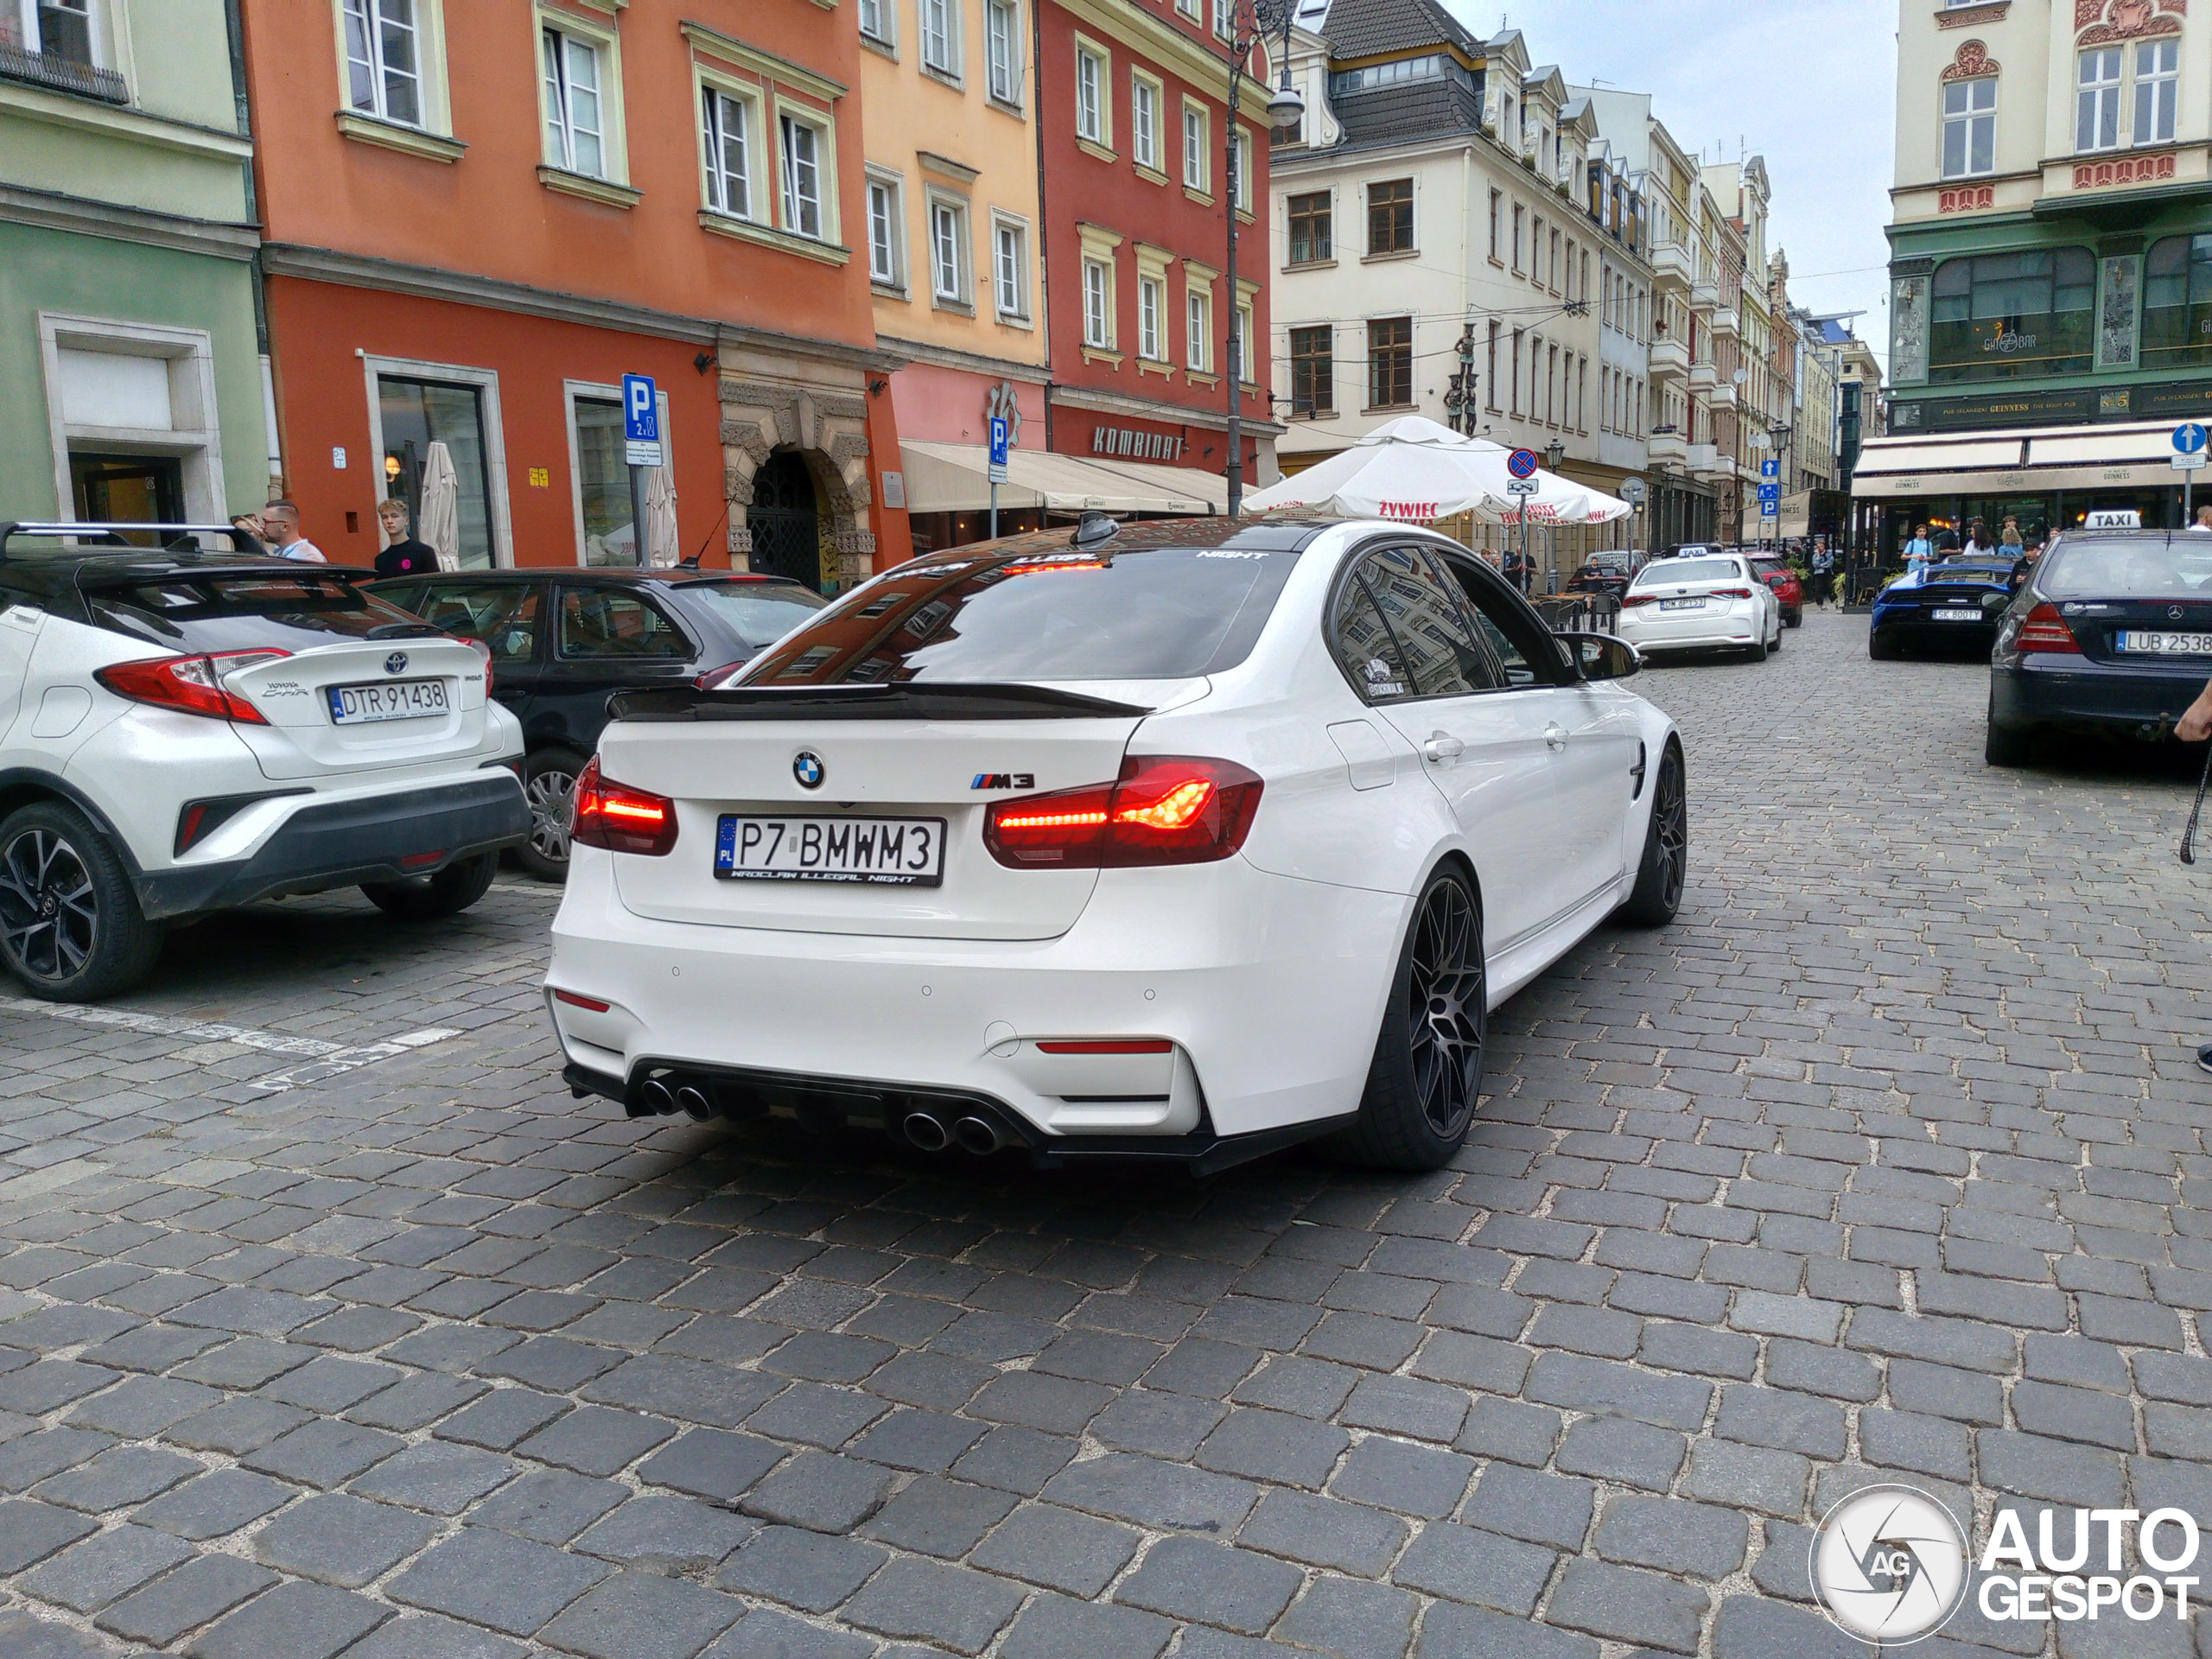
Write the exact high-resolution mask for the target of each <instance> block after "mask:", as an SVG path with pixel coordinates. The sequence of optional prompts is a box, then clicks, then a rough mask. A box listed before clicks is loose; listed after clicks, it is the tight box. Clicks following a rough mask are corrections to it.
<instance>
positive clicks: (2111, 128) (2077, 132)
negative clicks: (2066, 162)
mask: <svg viewBox="0 0 2212 1659" xmlns="http://www.w3.org/2000/svg"><path fill="white" fill-rule="evenodd" d="M2076 80H2077V83H2078V86H2079V88H2080V90H2079V91H2078V92H2076V93H2075V99H2074V148H2075V149H2077V150H2085V149H2114V148H2115V147H2117V146H2118V144H2119V143H2120V48H2118V47H2116V46H2107V47H2100V48H2097V49H2096V50H2095V51H2093V52H2084V53H2083V54H2082V60H2081V67H2080V70H2079V73H2078V74H2077V76H2076Z"/></svg>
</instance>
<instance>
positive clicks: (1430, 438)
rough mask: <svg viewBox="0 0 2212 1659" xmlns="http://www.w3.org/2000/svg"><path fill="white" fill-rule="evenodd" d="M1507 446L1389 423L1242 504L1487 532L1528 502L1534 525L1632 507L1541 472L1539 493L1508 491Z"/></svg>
mask: <svg viewBox="0 0 2212 1659" xmlns="http://www.w3.org/2000/svg"><path fill="white" fill-rule="evenodd" d="M1510 454H1511V451H1510V450H1509V449H1507V448H1505V446H1504V445H1503V444H1499V443H1492V442H1491V441H1490V440H1489V439H1487V438H1471V437H1465V436H1462V435H1460V434H1459V433H1457V432H1454V431H1453V430H1452V429H1451V428H1450V427H1448V426H1442V425H1440V424H1439V423H1436V422H1434V421H1432V420H1430V419H1428V418H1427V416H1421V415H1402V416H1399V417H1398V418H1397V419H1396V420H1395V421H1386V422H1384V423H1383V424H1382V425H1381V426H1378V427H1376V429H1375V430H1373V431H1372V432H1370V433H1368V434H1367V435H1365V436H1364V437H1362V438H1359V439H1357V440H1356V441H1355V442H1353V444H1352V445H1351V448H1348V449H1344V450H1342V451H1339V452H1338V454H1333V455H1332V456H1330V457H1329V458H1328V459H1327V460H1326V461H1320V462H1319V463H1317V464H1316V465H1314V466H1313V467H1308V468H1306V471H1304V472H1302V473H1296V474H1292V475H1291V476H1290V477H1288V478H1286V479H1284V480H1282V482H1281V483H1280V484H1274V485H1270V486H1268V488H1266V489H1264V490H1260V491H1256V492H1255V493H1252V494H1250V495H1248V496H1246V497H1245V498H1244V506H1245V509H1246V511H1248V512H1266V511H1267V510H1268V508H1270V507H1297V506H1311V507H1320V508H1323V509H1325V510H1326V511H1328V512H1336V513H1340V514H1342V515H1343V516H1344V517H1345V518H1402V519H1407V520H1409V521H1411V522H1414V523H1417V524H1427V523H1429V522H1430V521H1432V520H1433V519H1438V518H1450V517H1452V515H1453V514H1454V513H1461V512H1468V513H1472V514H1473V515H1474V516H1475V517H1476V518H1479V519H1481V520H1482V521H1484V523H1485V524H1519V523H1520V522H1521V514H1522V505H1521V504H1522V501H1523V500H1524V499H1525V500H1526V501H1527V502H1528V503H1529V505H1528V509H1527V511H1528V515H1529V523H1530V524H1605V523H1606V522H1608V521H1609V520H1611V519H1614V518H1622V517H1624V516H1625V515H1626V514H1627V513H1628V512H1629V511H1630V508H1629V505H1628V503H1627V502H1625V501H1622V500H1618V499H1615V498H1614V497H1612V496H1610V495H1607V494H1605V493H1604V492H1602V491H1599V490H1593V489H1591V488H1589V487H1588V486H1586V485H1581V484H1577V483H1576V482H1574V480H1572V479H1567V478H1561V477H1560V475H1559V474H1556V473H1548V472H1546V471H1544V470H1543V469H1542V468H1541V467H1538V468H1537V469H1536V474H1535V483H1536V493H1535V494H1534V495H1533V496H1528V497H1522V496H1516V495H1515V494H1513V493H1511V492H1510V491H1509V490H1508V489H1507V488H1506V482H1507V480H1508V479H1509V478H1510V476H1511V474H1510V473H1508V472H1507V470H1506V466H1505V463H1506V458H1507V457H1508V455H1510Z"/></svg>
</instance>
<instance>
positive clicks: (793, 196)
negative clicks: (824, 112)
mask: <svg viewBox="0 0 2212 1659" xmlns="http://www.w3.org/2000/svg"><path fill="white" fill-rule="evenodd" d="M779 128H780V129H781V131H782V135H783V149H784V228H785V230H787V231H790V232H792V233H793V234H794V235H797V236H810V237H812V238H815V239H816V240H817V241H819V240H821V238H822V134H821V133H820V131H819V130H817V129H816V128H814V127H813V126H810V124H807V123H806V122H804V121H802V120H800V119H799V118H798V117H797V116H794V115H786V116H784V117H783V118H781V119H780V121H779Z"/></svg>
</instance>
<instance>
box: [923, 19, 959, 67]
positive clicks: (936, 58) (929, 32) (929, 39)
mask: <svg viewBox="0 0 2212 1659" xmlns="http://www.w3.org/2000/svg"><path fill="white" fill-rule="evenodd" d="M919 4H920V7H921V19H922V67H924V68H925V69H933V70H935V71H936V72H937V73H938V74H940V75H945V76H949V77H950V78H951V79H955V80H957V79H959V78H960V13H959V10H957V8H956V7H955V5H954V4H953V0H919Z"/></svg>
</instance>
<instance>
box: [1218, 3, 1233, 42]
mask: <svg viewBox="0 0 2212 1659" xmlns="http://www.w3.org/2000/svg"><path fill="white" fill-rule="evenodd" d="M1235 26H1236V0H1213V32H1214V35H1215V36H1216V38H1217V39H1219V40H1224V41H1225V40H1227V39H1229V38H1230V30H1231V29H1233V28H1234V27H1235Z"/></svg>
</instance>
